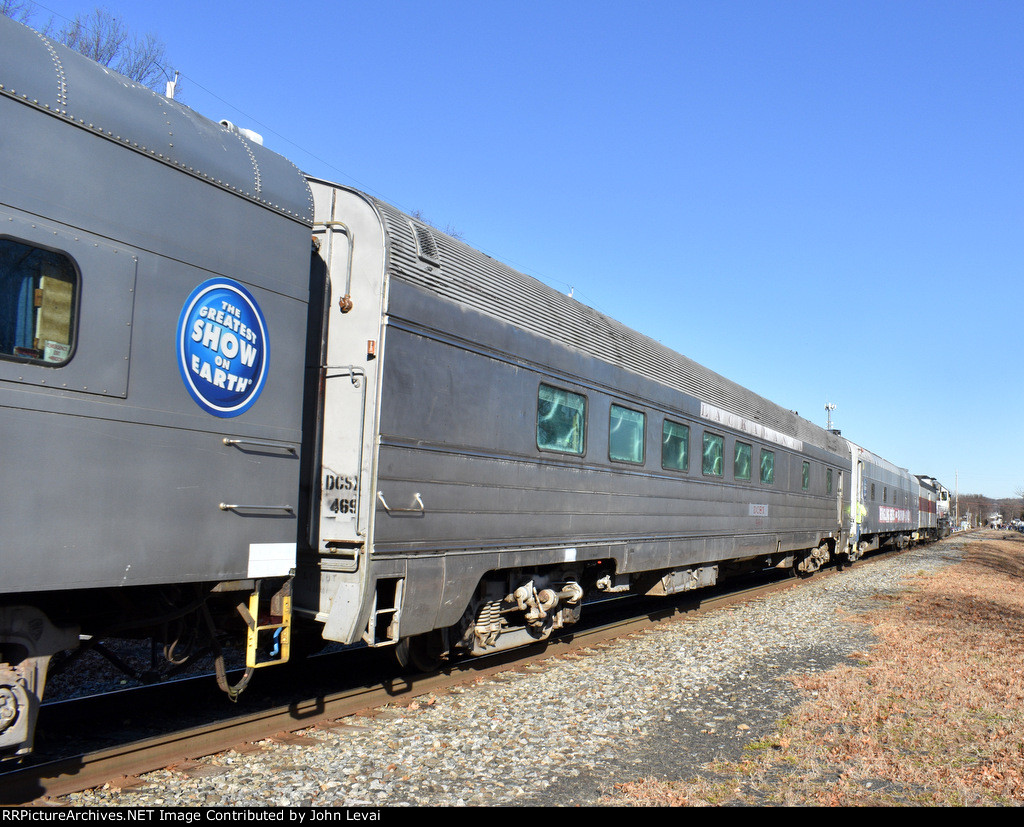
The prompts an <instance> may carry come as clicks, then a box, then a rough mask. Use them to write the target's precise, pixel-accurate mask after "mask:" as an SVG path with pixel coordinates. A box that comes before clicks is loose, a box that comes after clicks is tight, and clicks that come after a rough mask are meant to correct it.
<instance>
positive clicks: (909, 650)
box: [603, 532, 1024, 806]
mask: <svg viewBox="0 0 1024 827" xmlns="http://www.w3.org/2000/svg"><path fill="white" fill-rule="evenodd" d="M980 537H984V539H980ZM966 551H967V552H968V553H967V555H966V557H965V561H964V562H963V563H961V564H960V565H957V566H952V567H949V568H946V569H944V570H943V571H941V572H940V573H937V574H934V575H931V576H927V577H921V578H919V579H918V580H917V581H916V583H915V584H914V586H913V587H912V588H911V589H909V590H908V591H906V592H905V593H903V594H901V595H898V596H893V597H890V598H887V599H886V604H887V605H885V606H884V607H883V608H881V609H879V610H877V611H873V612H871V613H870V614H867V615H863V616H860V617H857V618H849V617H847V618H843V619H844V620H847V621H849V620H856V621H858V622H863V623H867V624H870V626H871V627H872V629H873V630H874V632H875V634H876V635H877V637H878V639H879V641H880V642H879V644H878V645H877V646H875V647H874V648H873V649H872V650H871V651H870V652H861V653H857V654H856V655H855V656H853V657H852V658H851V663H850V664H849V665H844V666H841V667H838V668H836V669H833V670H831V671H829V672H825V673H816V674H812V675H805V676H800V677H798V678H796V679H795V680H794V683H795V685H796V686H797V687H798V688H799V689H800V690H802V692H803V693H804V697H805V700H804V702H803V703H802V704H801V705H800V706H799V707H797V708H796V709H795V710H794V711H793V713H792V714H791V716H790V717H789V718H788V719H786V720H784V721H780V722H779V723H778V728H777V731H776V732H775V733H774V734H773V735H772V736H771V737H770V738H767V739H765V740H763V741H761V742H759V743H757V744H753V745H751V746H750V747H748V750H747V753H748V756H749V757H747V758H746V759H745V760H743V761H741V762H739V763H735V764H716V765H713V766H708V767H706V773H705V774H704V775H703V777H702V778H698V779H694V780H691V781H677V782H670V783H662V782H659V781H656V780H652V779H640V780H637V781H634V782H628V783H624V784H619V785H616V788H615V792H614V794H613V795H610V796H608V797H607V798H606V799H605V801H604V802H603V803H605V804H609V805H623V806H700V805H712V806H713V805H722V804H733V805H736V804H740V805H742V804H769V805H770V804H776V805H817V806H877V805H883V806H884V805H896V806H901V805H903V806H905V805H925V806H943V805H953V806H956V805H969V806H970V805H974V806H977V805H995V806H999V805H1018V806H1019V805H1021V804H1024V537H1021V536H1020V535H1009V534H1006V533H997V532H987V533H985V534H983V535H979V539H975V540H972V541H970V542H969V543H968V545H967V548H966Z"/></svg>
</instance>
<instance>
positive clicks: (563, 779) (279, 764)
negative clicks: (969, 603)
mask: <svg viewBox="0 0 1024 827" xmlns="http://www.w3.org/2000/svg"><path fill="white" fill-rule="evenodd" d="M961 554H962V544H961V543H960V542H959V541H958V539H957V538H955V537H954V538H951V539H949V540H946V541H944V542H942V543H938V544H934V545H930V546H923V547H919V548H916V549H913V550H911V551H909V552H907V553H904V554H902V555H900V556H898V557H892V558H889V559H885V560H881V561H878V562H872V563H870V564H867V563H860V564H857V565H855V566H853V567H852V568H849V569H847V570H846V571H844V572H842V573H841V574H840V575H839V576H836V577H829V578H812V579H810V580H809V581H807V582H805V583H802V584H801V587H800V588H796V589H790V590H785V591H782V592H776V593H774V594H771V595H769V596H767V597H763V598H760V599H757V600H756V601H753V602H750V603H747V604H743V605H740V606H737V607H732V608H728V609H723V610H720V611H716V612H713V613H710V614H707V615H701V616H696V617H683V618H680V619H677V620H676V621H673V622H671V623H667V624H665V625H664V626H662V627H659V628H657V629H655V630H653V631H650V632H645V633H643V634H638V635H634V636H631V637H629V638H626V639H623V640H621V641H618V642H615V643H613V644H611V645H604V646H600V647H594V648H592V649H589V650H585V651H584V652H582V653H579V654H574V655H565V656H562V657H558V658H556V659H554V660H553V661H552V662H549V663H548V664H547V665H545V666H544V667H543V668H539V669H536V670H530V669H528V670H522V671H510V672H508V673H503V674H500V675H498V676H496V677H492V678H488V679H484V680H481V681H479V682H477V683H474V684H471V685H469V686H465V687H462V688H459V689H457V690H454V691H451V692H450V693H447V694H445V695H441V696H438V697H436V698H432V697H431V698H421V699H419V700H418V701H417V702H416V703H414V704H412V705H411V706H410V707H401V708H395V709H388V710H384V711H383V712H382V714H380V715H377V716H375V717H372V718H355V719H348V720H346V721H343V722H340V723H339V726H338V727H337V728H336V729H314V730H310V731H308V732H307V733H305V735H306V736H307V737H306V738H304V739H302V742H301V743H277V742H265V743H263V744H262V745H260V747H259V748H258V749H255V750H253V751H251V752H245V753H239V752H234V751H232V752H228V753H223V754H220V755H215V756H209V757H207V758H204V759H202V760H200V761H199V762H197V763H195V764H194V765H192V766H191V767H190V768H188V769H187V770H185V771H176V770H164V771H159V772H153V773H149V774H147V775H145V776H143V777H141V778H140V779H138V783H137V784H136V785H135V786H132V787H130V788H127V789H115V788H112V787H108V788H104V789H97V790H93V791H88V792H83V793H77V794H74V795H71V796H67V797H66V798H63V799H61V800H60V802H59V803H62V804H70V805H81V806H109V805H121V806H143V807H152V806H184V807H195V806H258V807H265V806H315V807H319V806H350V807H355V806H362V807H385V806H402V805H409V806H463V805H468V806H496V805H517V806H519V805H536V806H592V805H595V804H597V803H598V802H599V800H600V798H601V796H602V795H603V794H607V793H608V792H610V791H611V788H612V787H613V785H614V784H615V783H616V782H619V781H626V780H632V779H635V778H639V777H655V778H663V779H664V778H690V777H693V776H696V775H698V774H700V773H701V771H702V768H703V767H705V766H706V765H707V764H709V763H710V762H712V761H715V760H716V759H726V760H736V759H738V758H739V757H740V756H741V755H742V753H743V750H744V747H745V746H747V745H748V744H750V743H752V742H754V741H756V740H757V739H759V738H762V737H765V736H766V735H768V734H769V733H770V732H771V730H772V727H773V725H774V723H775V722H776V721H778V720H779V718H780V717H782V716H784V715H785V714H786V711H787V710H789V709H792V708H793V706H794V705H795V704H797V703H798V702H800V701H801V700H802V699H803V698H802V697H801V696H800V694H799V693H798V692H797V690H796V689H794V688H793V686H792V685H791V683H790V682H789V681H788V680H787V676H788V675H792V674H800V673H807V672H814V671H821V670H827V669H830V668H831V667H833V666H834V665H835V664H837V663H840V662H846V661H847V659H848V658H849V657H850V656H851V655H853V654H854V653H856V652H859V651H864V650H865V649H866V648H868V647H870V646H871V645H872V644H873V643H874V642H875V641H874V640H873V638H872V637H871V635H870V633H869V632H868V630H867V629H866V628H865V627H864V626H862V625H860V624H856V623H851V622H848V621H846V620H844V616H845V613H846V612H857V611H859V610H862V609H865V608H868V607H870V606H871V604H872V600H873V598H874V597H876V596H877V595H879V594H887V593H893V592H896V591H899V590H900V588H901V586H903V585H904V584H905V583H906V581H907V578H908V577H911V576H913V575H917V574H921V573H928V572H931V571H934V570H936V569H937V568H939V567H942V566H946V565H951V564H954V563H956V562H959V560H960V559H961Z"/></svg>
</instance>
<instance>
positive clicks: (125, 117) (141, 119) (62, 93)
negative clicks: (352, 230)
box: [0, 16, 313, 224]
mask: <svg viewBox="0 0 1024 827" xmlns="http://www.w3.org/2000/svg"><path fill="white" fill-rule="evenodd" d="M0 95H4V96H7V97H9V98H13V99H15V100H18V101H20V102H22V103H24V104H26V105H28V106H32V107H35V108H37V109H40V110H42V111H45V112H47V113H49V114H50V115H52V116H54V117H57V118H61V119H64V120H66V121H69V122H71V123H73V124H75V125H76V126H78V127H80V128H82V129H85V130H88V131H90V132H92V133H94V134H96V135H99V136H102V137H103V138H106V139H107V140H110V141H115V142H116V143H118V144H121V145H123V146H125V147H127V148H129V149H132V150H134V151H136V152H140V153H142V154H144V155H147V156H150V157H152V158H154V159H156V160H159V161H161V162H163V163H166V164H168V165H170V166H173V167H176V168H178V169H179V170H182V171H184V172H187V173H189V174H190V175H193V176H195V177H197V178H200V179H202V180H204V181H207V182H209V183H211V184H214V185H215V186H218V187H221V188H223V189H226V190H230V191H231V192H234V193H236V194H238V195H241V196H243V197H245V198H248V199H251V200H253V201H256V202H258V203H260V204H262V205H264V206H265V207H268V208H269V209H272V210H275V211H277V212H280V213H283V214H285V215H289V216H291V217H293V218H296V219H298V220H300V221H303V222H304V223H308V224H311V223H312V220H313V201H312V196H311V195H310V192H309V187H308V186H307V185H306V182H305V178H304V177H303V176H302V175H301V174H300V173H299V170H298V169H297V168H296V167H295V166H294V165H293V164H292V163H291V162H290V161H287V160H286V159H284V158H282V157H281V156H280V155H277V154H276V153H274V152H271V151H270V150H268V149H265V148H264V147H263V146H261V145H260V144H259V143H256V142H255V141H252V140H249V139H248V138H246V137H245V136H244V135H241V134H238V133H237V132H232V131H230V130H228V129H226V128H225V127H222V126H221V125H219V124H216V123H214V122H213V121H210V120H208V119H206V118H204V117H202V116H201V115H199V114H197V113H196V112H194V111H192V110H191V109H189V108H188V107H187V106H182V105H181V104H180V103H177V102H175V101H173V100H169V99H167V98H166V97H164V96H163V95H160V94H157V93H156V92H154V91H152V90H151V89H147V88H146V87H144V86H141V85H139V84H137V83H134V82H133V81H130V80H128V79H127V78H126V77H124V76H123V75H119V74H118V73H117V72H114V71H113V70H111V69H106V68H104V67H102V66H100V65H99V64H98V63H95V62H94V61H92V60H89V59H88V58H85V57H83V56H82V55H80V54H78V53H77V52H75V51H73V50H71V49H68V48H66V47H65V46H62V45H61V44H59V43H57V42H55V41H53V40H51V39H50V38H47V37H45V36H43V35H42V34H40V33H39V32H37V31H35V30H34V29H30V28H29V27H27V26H23V25H22V24H20V23H17V22H15V21H13V20H11V19H10V18H8V17H4V16H0Z"/></svg>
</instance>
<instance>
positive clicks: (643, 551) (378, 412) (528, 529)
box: [297, 180, 851, 642]
mask: <svg viewBox="0 0 1024 827" xmlns="http://www.w3.org/2000/svg"><path fill="white" fill-rule="evenodd" d="M311 187H312V189H313V193H314V201H315V204H316V207H315V212H316V217H315V225H316V232H317V234H318V236H320V237H321V238H322V239H323V242H322V245H321V250H322V251H323V254H324V255H325V256H326V257H327V259H326V269H327V271H328V273H329V279H330V285H331V288H330V293H331V300H330V301H329V302H327V303H326V304H327V307H328V313H327V337H326V340H327V350H326V355H325V360H324V364H325V366H326V367H325V375H326V380H325V384H326V391H325V402H324V410H323V433H324V449H323V458H322V465H323V473H322V475H321V480H320V486H321V496H320V498H319V501H318V502H319V508H320V514H319V516H318V517H316V518H314V519H313V521H312V523H313V524H314V525H316V526H319V531H320V536H319V537H318V538H313V542H311V547H312V549H313V550H315V552H316V561H315V562H313V561H312V560H311V561H310V562H311V564H310V565H309V566H308V567H302V574H301V575H300V580H301V581H302V583H301V585H300V586H299V591H298V597H297V604H298V605H299V606H300V607H302V608H304V609H305V610H307V611H309V612H311V613H314V614H316V616H318V617H319V618H320V619H321V620H323V621H324V622H325V623H326V634H327V635H328V637H330V638H331V639H336V640H342V641H345V642H353V641H355V640H357V639H359V638H360V637H362V638H363V639H366V640H368V641H372V642H384V641H387V640H388V639H389V637H390V638H391V639H395V638H404V637H407V636H410V635H413V636H414V635H419V634H422V633H425V632H429V631H431V630H434V629H439V628H445V627H449V626H452V625H453V624H455V623H457V622H458V621H459V620H460V618H462V617H463V615H464V614H465V612H466V611H467V607H469V606H471V605H472V604H473V601H474V598H475V597H476V596H477V595H478V593H479V590H480V589H481V584H482V583H484V582H485V580H486V579H487V578H488V577H489V576H491V577H493V576H496V573H501V572H522V573H523V577H524V578H529V577H532V576H533V575H534V574H537V573H540V572H545V571H549V572H556V573H557V572H561V573H562V574H563V575H565V574H566V573H569V574H572V575H573V576H577V577H579V576H581V574H582V572H583V571H584V570H585V569H586V568H587V567H588V566H593V567H595V569H596V568H597V567H600V568H601V571H603V572H607V573H609V574H610V576H611V580H610V581H609V582H612V581H614V582H617V583H631V584H632V585H633V586H634V587H635V586H636V585H637V584H638V583H640V582H643V581H652V582H653V583H654V588H659V586H658V581H659V579H660V578H661V577H664V578H666V579H665V581H664V583H663V584H662V585H661V586H660V588H666V589H668V590H671V589H672V588H673V583H675V582H679V580H680V578H683V579H685V576H686V575H692V577H693V578H695V579H697V580H700V581H701V582H709V581H713V579H714V578H715V577H716V576H717V569H718V567H722V566H728V565H730V564H732V563H734V562H735V561H747V560H760V561H762V562H764V563H768V564H772V563H775V562H779V561H782V560H785V559H790V558H791V557H792V556H793V555H806V554H808V553H810V552H814V551H816V550H818V549H821V551H819V552H818V554H819V556H821V555H826V556H827V554H828V553H831V552H833V551H836V550H838V551H840V552H841V551H844V550H845V548H846V544H847V538H848V528H847V526H846V524H845V520H844V516H843V515H844V513H846V512H848V510H849V504H848V496H849V494H848V490H849V486H848V483H847V482H846V481H847V480H848V478H849V473H850V468H851V453H850V447H849V444H848V443H847V442H846V441H845V440H843V439H841V438H840V437H838V436H837V435H835V434H832V433H830V432H828V431H826V430H824V429H822V428H819V427H817V426H815V425H813V424H811V423H810V422H808V421H806V420H804V419H801V418H800V417H798V416H797V415H795V414H794V413H792V412H791V411H787V410H785V409H783V408H781V407H779V406H777V405H775V404H773V403H771V402H769V401H767V400H765V399H763V398H761V397H758V396H757V395H755V394H753V393H751V392H750V391H747V390H745V389H744V388H742V387H740V386H738V385H736V384H735V383H732V382H730V381H728V380H726V379H724V378H723V377H721V376H718V375H716V374H714V373H712V372H711V371H709V370H707V369H705V368H703V367H701V366H700V365H697V364H696V363H694V362H692V361H691V360H689V359H686V358H685V357H683V356H680V355H679V354H676V353H674V352H672V351H670V350H669V349H667V348H665V347H663V346H662V345H660V344H658V343H657V342H655V341H653V340H651V339H648V338H646V337H644V336H642V335H641V334H638V333H636V332H635V331H632V330H629V329H628V328H626V327H624V326H622V325H621V324H619V323H617V322H615V321H614V320H612V319H610V318H608V317H606V316H604V315H602V314H600V313H598V312H596V311H594V310H592V309H591V308H588V307H586V306H585V305H582V304H580V303H579V302H577V301H575V300H573V299H571V298H569V297H566V296H564V295H562V294H560V293H558V292H557V291H555V290H553V289H551V288H548V287H546V286H545V285H543V284H541V283H539V282H537V281H536V280H534V279H532V278H530V277H527V276H524V275H522V274H521V273H518V272H516V271H514V270H512V269H510V268H508V267H505V266H503V265H502V264H500V263H498V262H496V261H495V260H493V259H492V258H490V257H488V256H485V255H483V254H481V253H479V252H478V251H475V250H473V249H472V248H470V247H468V246H466V245H465V244H462V243H461V242H459V241H457V240H455V239H452V238H450V237H448V236H446V235H444V234H442V233H438V232H436V231H435V230H433V229H432V228H431V227H429V226H427V225H426V224H423V223H422V222H420V221H417V220H415V219H412V218H410V217H409V216H407V215H404V214H402V213H400V212H399V211H397V210H395V209H394V208H392V207H390V206H389V205H387V204H385V203H383V202H381V201H379V200H377V199H374V198H371V197H369V196H365V195H363V194H361V193H359V192H357V191H354V190H351V189H349V188H346V187H340V186H335V185H332V184H330V183H328V182H324V181H317V180H314V181H311ZM552 393H556V394H557V393H565V394H569V395H571V398H572V399H574V400H579V401H578V403H577V404H578V405H579V406H580V409H581V416H580V426H581V427H583V428H585V433H584V434H581V435H580V438H579V442H578V444H576V445H575V446H574V447H573V448H571V449H569V450H560V449H558V448H554V449H552V447H551V446H545V445H542V444H541V442H540V440H539V437H538V427H539V423H538V417H539V412H538V408H539V406H540V405H543V404H544V401H543V399H542V397H544V396H545V395H551V394H552ZM623 412H626V413H625V414H624V413H623ZM624 418H626V419H629V420H631V421H630V422H629V423H627V427H632V428H633V429H634V433H636V434H639V436H638V437H635V439H636V440H638V444H637V445H635V446H634V447H633V454H631V455H627V456H616V452H617V450H618V449H616V447H615V441H616V439H617V438H618V437H617V436H616V434H615V433H614V431H615V430H616V428H618V427H620V426H622V422H623V421H624ZM356 423H361V427H362V434H361V437H360V438H359V439H358V440H353V439H351V438H350V437H349V435H350V434H351V433H352V430H351V429H352V426H353V425H355V424H356ZM682 433H685V434H686V440H687V448H686V451H687V454H688V458H689V462H688V464H687V465H686V467H680V465H679V464H678V463H672V462H669V461H668V460H667V459H666V457H665V454H664V453H663V444H664V443H665V441H666V439H668V438H669V437H668V436H666V435H671V434H675V435H676V439H675V443H674V444H675V446H676V450H680V448H679V444H680V440H681V439H682V437H680V436H679V435H680V434H682ZM708 451H710V452H713V453H714V454H715V456H714V458H713V459H714V461H716V462H717V463H718V465H717V467H710V468H709V467H706V466H705V464H704V463H705V454H706V452H708ZM762 469H764V470H763V472H762ZM652 574H657V575H658V576H657V577H654V578H653V580H652V578H651V575H652ZM499 591H500V590H499ZM380 612H383V613H384V614H383V615H382V617H386V618H387V622H383V620H382V617H378V613H380ZM391 621H394V623H392V622H391ZM385 629H386V631H382V630H385ZM375 630H376V631H375Z"/></svg>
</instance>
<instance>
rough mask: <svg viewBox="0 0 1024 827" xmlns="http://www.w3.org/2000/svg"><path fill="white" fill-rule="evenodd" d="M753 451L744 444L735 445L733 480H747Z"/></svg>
mask: <svg viewBox="0 0 1024 827" xmlns="http://www.w3.org/2000/svg"><path fill="white" fill-rule="evenodd" d="M753 451H754V449H753V448H752V447H751V446H750V445H747V443H745V442H737V443H736V453H735V456H734V457H733V463H732V475H733V478H734V479H738V480H749V479H750V466H751V458H752V456H753Z"/></svg>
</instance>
